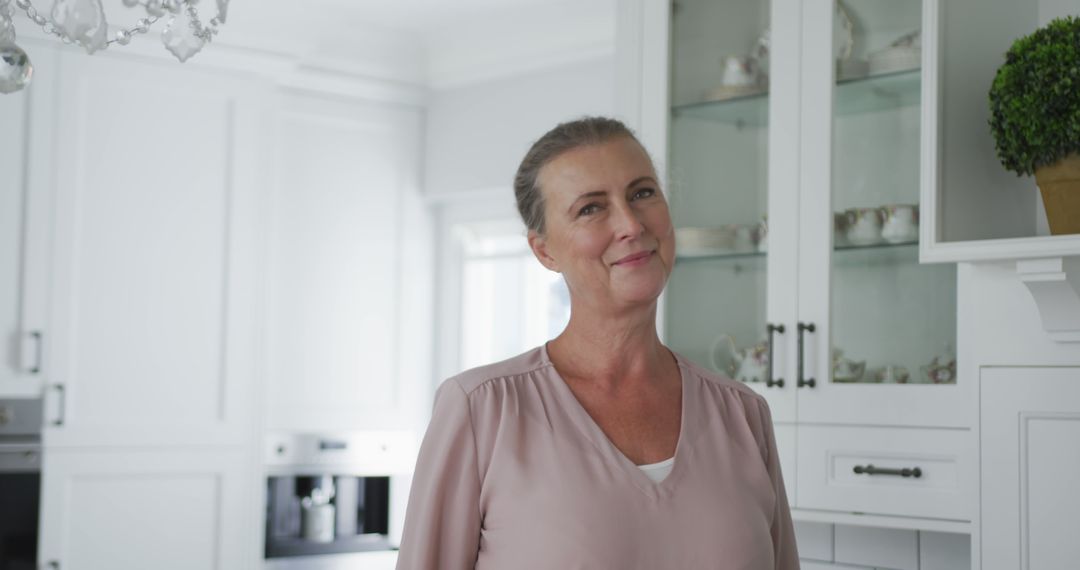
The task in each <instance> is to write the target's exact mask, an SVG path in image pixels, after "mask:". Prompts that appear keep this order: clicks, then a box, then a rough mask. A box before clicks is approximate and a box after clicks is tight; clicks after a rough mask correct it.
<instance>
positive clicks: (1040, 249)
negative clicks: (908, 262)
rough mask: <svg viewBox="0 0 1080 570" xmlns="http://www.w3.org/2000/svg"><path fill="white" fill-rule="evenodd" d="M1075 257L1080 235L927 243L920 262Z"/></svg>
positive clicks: (920, 256)
mask: <svg viewBox="0 0 1080 570" xmlns="http://www.w3.org/2000/svg"><path fill="white" fill-rule="evenodd" d="M1075 256H1080V234H1077V235H1061V236H1037V237H1024V238H1007V239H986V240H977V241H958V242H944V243H937V244H926V245H924V246H923V247H922V249H921V250H920V252H919V261H920V262H921V263H944V262H958V261H1013V260H1020V259H1038V258H1045V257H1075Z"/></svg>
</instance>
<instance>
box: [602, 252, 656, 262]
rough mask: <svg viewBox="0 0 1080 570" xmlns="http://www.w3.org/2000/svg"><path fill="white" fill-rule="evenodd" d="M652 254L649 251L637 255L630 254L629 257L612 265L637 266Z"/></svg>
mask: <svg viewBox="0 0 1080 570" xmlns="http://www.w3.org/2000/svg"><path fill="white" fill-rule="evenodd" d="M652 254H653V252H651V251H639V252H638V253H631V254H630V255H628V256H626V257H624V258H622V259H620V260H618V261H616V262H615V263H612V265H637V264H639V263H641V262H644V261H645V260H647V259H648V258H649V257H650V256H651V255H652Z"/></svg>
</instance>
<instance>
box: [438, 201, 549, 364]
mask: <svg viewBox="0 0 1080 570" xmlns="http://www.w3.org/2000/svg"><path fill="white" fill-rule="evenodd" d="M454 233H455V237H456V238H457V239H458V240H459V243H460V244H461V252H462V257H461V260H462V262H461V328H460V334H461V337H460V339H461V342H460V354H459V358H460V361H459V365H460V367H461V369H462V370H464V369H468V368H472V367H475V366H479V365H482V364H488V363H491V362H497V361H499V360H503V359H506V358H509V357H511V356H514V355H517V354H520V353H522V352H524V351H526V350H528V349H530V348H533V347H536V346H538V345H540V344H542V343H543V342H545V341H547V340H550V339H552V338H554V337H555V336H556V335H558V334H559V333H560V332H561V331H562V330H563V328H565V327H566V323H567V322H568V320H569V318H570V294H569V291H567V289H566V283H565V282H564V281H563V279H562V276H561V275H559V274H558V273H554V272H552V271H548V270H547V269H546V268H545V267H544V266H542V265H540V262H538V261H537V260H536V258H535V257H534V256H533V254H532V251H530V250H529V246H528V243H527V242H526V240H525V237H524V235H523V231H522V229H521V224H520V222H517V221H514V222H508V221H507V222H477V223H470V224H462V225H458V226H456V227H455V232H454Z"/></svg>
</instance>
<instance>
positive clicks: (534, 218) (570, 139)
mask: <svg viewBox="0 0 1080 570" xmlns="http://www.w3.org/2000/svg"><path fill="white" fill-rule="evenodd" d="M620 137H626V138H629V139H631V140H633V141H634V142H637V143H638V144H639V145H640V144H641V143H640V141H638V140H637V137H636V136H634V133H633V131H631V130H630V129H629V128H628V127H627V126H626V125H625V124H623V123H622V121H619V120H617V119H612V118H609V117H583V118H581V119H577V120H574V121H567V122H565V123H560V124H558V125H557V126H556V127H555V128H553V129H551V130H550V131H548V132H547V133H545V134H544V136H542V137H540V138H539V139H538V140H537V141H536V142H535V143H533V145H532V147H530V148H529V152H527V153H525V158H523V159H522V160H521V164H520V165H519V166H518V170H517V174H516V175H514V197H515V198H516V199H517V208H518V213H520V214H521V219H522V221H524V222H525V227H526V228H527V229H529V230H532V231H535V232H536V233H538V234H541V235H543V233H544V228H545V226H544V196H543V194H541V192H540V185H539V183H538V182H537V178H538V177H539V176H540V169H541V168H543V167H544V165H546V164H547V163H549V162H551V161H552V160H554V159H555V158H556V157H557V156H559V155H561V154H562V153H564V152H567V151H570V150H573V149H575V148H578V147H582V146H589V145H596V144H602V143H605V142H608V141H610V140H612V139H616V138H620Z"/></svg>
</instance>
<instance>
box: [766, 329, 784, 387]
mask: <svg viewBox="0 0 1080 570" xmlns="http://www.w3.org/2000/svg"><path fill="white" fill-rule="evenodd" d="M765 330H767V331H769V361H768V362H767V363H766V368H765V387H766V388H772V387H773V386H776V387H777V388H783V387H784V379H783V378H777V379H776V380H773V344H775V343H774V340H773V333H780V334H784V325H774V324H772V323H769V324H766V325H765Z"/></svg>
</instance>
